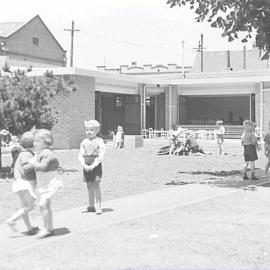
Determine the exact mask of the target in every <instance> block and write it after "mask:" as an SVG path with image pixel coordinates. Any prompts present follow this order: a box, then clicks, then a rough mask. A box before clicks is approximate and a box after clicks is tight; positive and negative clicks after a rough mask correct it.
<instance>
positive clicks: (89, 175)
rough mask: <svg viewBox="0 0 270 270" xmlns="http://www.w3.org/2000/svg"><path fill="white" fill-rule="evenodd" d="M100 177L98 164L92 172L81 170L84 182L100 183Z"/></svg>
mask: <svg viewBox="0 0 270 270" xmlns="http://www.w3.org/2000/svg"><path fill="white" fill-rule="evenodd" d="M101 177H102V165H101V164H99V165H98V166H97V167H96V168H94V170H92V171H88V172H87V171H85V170H83V181H84V182H100V181H101Z"/></svg>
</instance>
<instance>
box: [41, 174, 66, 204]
mask: <svg viewBox="0 0 270 270" xmlns="http://www.w3.org/2000/svg"><path fill="white" fill-rule="evenodd" d="M62 187H63V181H62V180H60V179H57V178H53V179H52V180H51V181H50V182H49V185H48V186H47V187H46V188H39V189H38V194H39V206H43V205H44V204H45V203H46V201H47V200H50V199H51V198H52V197H53V196H54V195H55V194H56V193H57V192H58V191H59V189H61V188H62Z"/></svg>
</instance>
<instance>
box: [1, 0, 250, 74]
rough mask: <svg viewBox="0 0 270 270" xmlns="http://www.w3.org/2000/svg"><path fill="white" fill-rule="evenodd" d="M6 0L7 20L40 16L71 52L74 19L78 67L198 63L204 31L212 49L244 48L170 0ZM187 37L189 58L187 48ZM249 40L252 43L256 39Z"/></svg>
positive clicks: (4, 19) (4, 15) (3, 18)
mask: <svg viewBox="0 0 270 270" xmlns="http://www.w3.org/2000/svg"><path fill="white" fill-rule="evenodd" d="M0 2H1V10H4V12H1V17H0V21H1V22H12V21H18V22H26V21H29V20H30V19H32V18H33V17H34V16H35V15H37V14H38V15H40V17H41V18H42V20H43V21H44V22H45V24H46V25H47V26H48V28H49V29H50V30H51V32H52V33H53V35H54V36H55V37H56V39H57V40H58V41H59V43H60V44H61V45H62V47H63V48H64V49H65V50H67V57H68V61H69V56H70V40H71V39H70V32H67V31H64V29H65V28H70V27H71V22H72V20H74V22H75V28H76V29H79V30H80V31H79V32H76V33H75V38H74V66H76V67H82V68H89V69H96V66H99V65H104V64H105V65H106V67H108V68H118V67H119V66H120V65H130V64H131V62H137V64H138V65H143V64H153V65H157V64H163V65H167V64H178V65H182V64H183V61H184V64H185V65H192V63H193V61H194V57H195V55H196V50H194V49H193V48H196V47H198V41H199V39H200V35H201V34H202V33H203V34H204V47H206V50H207V51H218V50H241V49H242V48H243V45H244V44H243V43H241V42H240V41H234V42H230V43H229V42H228V41H227V39H226V38H222V37H221V33H222V32H221V30H220V29H216V28H211V27H210V24H209V23H197V22H196V21H195V14H194V13H193V12H192V11H191V10H189V9H188V8H187V7H184V8H182V7H181V8H180V7H174V8H170V7H169V5H167V4H166V0H76V1H75V0H64V1H63V0H46V1H40V0H27V1H21V0H9V1H4V0H0ZM182 41H184V42H185V43H184V44H185V46H184V48H185V49H184V59H183V57H182V56H183V50H182ZM246 45H247V48H248V49H251V48H252V41H250V42H249V43H248V44H246Z"/></svg>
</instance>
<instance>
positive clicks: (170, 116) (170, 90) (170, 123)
mask: <svg viewBox="0 0 270 270" xmlns="http://www.w3.org/2000/svg"><path fill="white" fill-rule="evenodd" d="M171 128H172V86H171V85H169V129H171Z"/></svg>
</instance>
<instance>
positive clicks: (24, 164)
mask: <svg viewBox="0 0 270 270" xmlns="http://www.w3.org/2000/svg"><path fill="white" fill-rule="evenodd" d="M33 141H34V135H33V133H32V132H25V133H24V134H23V135H22V137H21V142H20V143H21V147H22V148H21V150H20V153H19V155H18V157H17V159H16V162H15V164H14V182H13V186H12V189H13V192H16V193H17V194H18V195H19V198H20V202H21V209H19V210H18V211H17V212H16V213H15V214H14V215H13V216H12V217H11V218H9V219H8V220H7V221H6V223H7V225H9V227H11V228H12V229H13V231H16V227H15V222H16V221H17V220H18V219H19V218H23V221H24V223H25V226H26V228H27V234H28V235H34V234H36V233H37V232H38V230H39V228H38V227H33V226H32V225H31V223H30V220H29V216H28V213H29V212H30V211H31V210H33V208H34V202H35V199H36V191H35V190H36V183H37V182H36V173H35V170H34V167H33V166H32V165H31V164H30V162H29V160H30V159H32V158H33V156H34V154H33V152H32V150H33Z"/></svg>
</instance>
